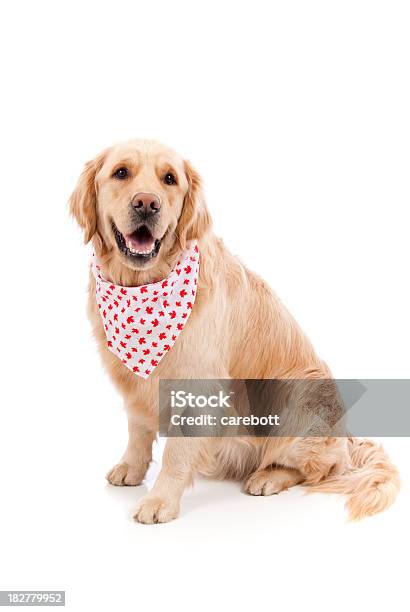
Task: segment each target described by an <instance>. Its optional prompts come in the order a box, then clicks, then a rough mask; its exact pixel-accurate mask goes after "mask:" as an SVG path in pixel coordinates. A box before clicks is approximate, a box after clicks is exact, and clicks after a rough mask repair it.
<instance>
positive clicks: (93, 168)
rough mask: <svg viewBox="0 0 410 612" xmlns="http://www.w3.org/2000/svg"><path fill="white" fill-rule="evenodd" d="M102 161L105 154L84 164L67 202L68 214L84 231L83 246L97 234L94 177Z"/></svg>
mask: <svg viewBox="0 0 410 612" xmlns="http://www.w3.org/2000/svg"><path fill="white" fill-rule="evenodd" d="M104 159H105V152H104V153H101V155H99V156H98V157H96V158H95V159H93V160H91V161H89V162H87V163H86V164H85V166H84V170H83V171H82V173H81V175H80V178H79V179H78V183H77V186H76V188H75V189H74V191H73V193H72V195H71V198H70V200H69V206H70V213H71V214H72V216H73V217H74V218H75V220H76V221H77V223H78V225H79V226H80V227H82V228H83V230H84V242H85V244H87V242H89V241H90V240H91V238H92V237H93V236H94V235H95V234H96V233H97V191H96V186H95V177H96V174H97V172H98V171H99V170H100V169H101V167H102V165H103V163H104ZM100 240H101V238H100Z"/></svg>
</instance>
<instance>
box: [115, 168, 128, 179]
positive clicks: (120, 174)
mask: <svg viewBox="0 0 410 612" xmlns="http://www.w3.org/2000/svg"><path fill="white" fill-rule="evenodd" d="M113 176H115V178H117V179H120V180H121V181H123V180H124V179H126V178H127V177H128V170H127V168H118V170H116V171H115V172H114V174H113Z"/></svg>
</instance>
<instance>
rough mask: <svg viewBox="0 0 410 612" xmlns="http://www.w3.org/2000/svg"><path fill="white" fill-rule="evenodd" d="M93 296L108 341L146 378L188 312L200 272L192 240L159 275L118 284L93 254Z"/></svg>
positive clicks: (117, 352)
mask: <svg viewBox="0 0 410 612" xmlns="http://www.w3.org/2000/svg"><path fill="white" fill-rule="evenodd" d="M91 267H92V270H93V273H94V276H95V280H96V288H95V296H96V300H97V305H98V309H99V311H100V315H101V318H102V322H103V325H104V329H105V335H106V336H107V346H108V348H109V350H110V351H111V352H112V353H114V355H116V356H117V357H118V358H119V359H121V361H122V362H123V363H124V364H125V365H126V366H127V368H128V369H129V370H131V372H134V374H136V375H137V376H141V377H142V378H145V379H146V378H148V376H149V375H150V374H152V372H153V370H154V369H155V368H156V367H157V365H158V364H159V362H160V361H161V359H162V358H163V356H164V355H165V354H166V353H167V352H168V351H169V350H170V349H171V348H172V347H173V345H174V344H175V342H176V339H177V338H178V336H179V334H180V333H181V331H182V330H183V329H184V327H185V324H186V322H187V321H188V319H189V315H190V314H191V310H192V307H193V305H194V302H195V296H196V290H197V280H198V272H199V251H198V246H197V245H196V244H195V243H194V244H192V246H191V247H190V248H189V249H188V250H187V251H185V252H184V253H183V255H182V257H181V259H180V261H178V262H177V264H176V266H175V268H174V269H173V270H172V271H171V273H170V274H169V275H168V276H167V277H166V278H165V279H164V280H162V281H158V282H157V283H152V284H150V285H141V286H139V287H121V286H120V285H114V284H113V283H110V282H109V281H107V280H105V279H104V278H103V277H102V275H101V271H100V266H99V265H98V263H97V260H96V256H95V254H93V258H92V262H91Z"/></svg>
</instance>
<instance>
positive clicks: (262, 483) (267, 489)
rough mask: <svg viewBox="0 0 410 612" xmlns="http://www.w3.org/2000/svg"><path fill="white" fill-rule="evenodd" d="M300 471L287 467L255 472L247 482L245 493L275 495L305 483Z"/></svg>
mask: <svg viewBox="0 0 410 612" xmlns="http://www.w3.org/2000/svg"><path fill="white" fill-rule="evenodd" d="M303 480H304V477H303V476H302V474H301V473H300V472H299V471H298V470H294V469H291V468H286V467H271V468H266V469H262V470H257V471H256V472H254V473H253V474H252V475H251V476H250V477H249V478H248V480H247V481H246V483H245V486H244V491H245V493H249V494H250V495H275V494H276V493H280V492H281V491H286V490H287V489H289V488H290V487H294V486H295V485H297V484H299V483H301V482H303Z"/></svg>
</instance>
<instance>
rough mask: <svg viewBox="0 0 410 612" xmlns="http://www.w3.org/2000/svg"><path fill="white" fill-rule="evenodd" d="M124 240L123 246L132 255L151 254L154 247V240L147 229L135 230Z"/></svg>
mask: <svg viewBox="0 0 410 612" xmlns="http://www.w3.org/2000/svg"><path fill="white" fill-rule="evenodd" d="M124 238H125V244H126V245H127V247H128V248H129V250H130V251H132V252H133V253H145V254H146V253H151V251H152V249H153V248H154V246H155V238H154V237H153V235H152V234H151V232H150V231H149V230H148V229H147V230H137V231H136V232H133V233H132V234H128V235H126V236H124Z"/></svg>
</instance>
